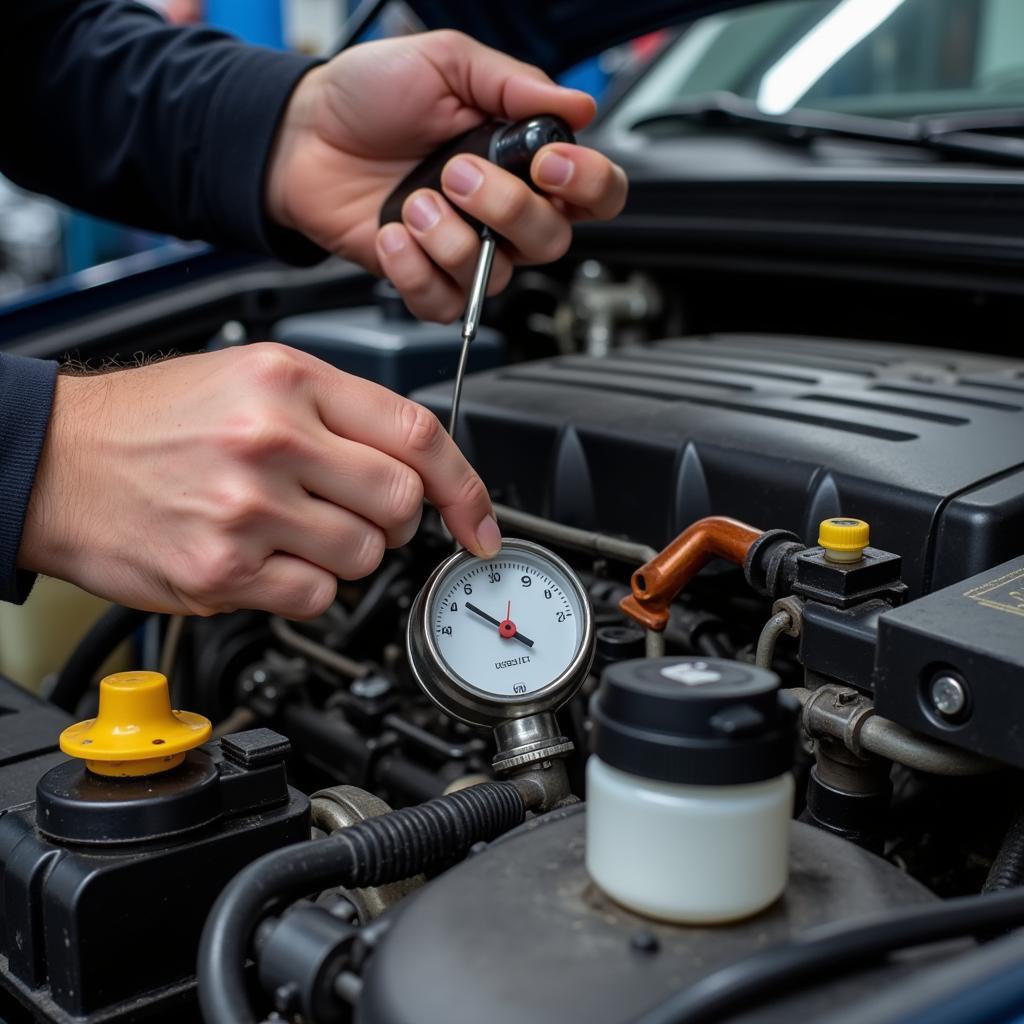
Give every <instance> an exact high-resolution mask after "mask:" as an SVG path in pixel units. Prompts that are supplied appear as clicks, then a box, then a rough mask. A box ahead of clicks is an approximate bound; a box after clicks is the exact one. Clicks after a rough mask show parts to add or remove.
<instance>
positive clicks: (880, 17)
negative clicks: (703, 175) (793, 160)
mask: <svg viewBox="0 0 1024 1024" xmlns="http://www.w3.org/2000/svg"><path fill="white" fill-rule="evenodd" d="M1022 40H1024V0H775V2H771V3H760V4H750V5H749V6H746V7H741V8H738V9H736V10H733V11H730V12H729V13H726V14H720V15H715V16H711V17H706V18H701V19H699V20H697V21H695V22H693V23H692V24H690V25H689V26H688V27H687V28H686V29H684V30H683V31H682V32H681V33H679V35H678V36H677V38H675V39H674V40H673V41H672V42H671V43H670V44H669V46H668V47H667V48H666V50H665V51H664V53H663V55H662V56H661V58H660V59H659V60H658V61H657V62H656V63H655V64H654V65H653V66H652V67H651V68H650V70H649V71H648V73H647V74H645V75H644V76H643V77H642V78H640V79H639V80H638V81H637V82H636V84H635V85H634V86H633V88H631V89H630V90H629V91H628V92H627V93H626V94H625V95H624V96H623V97H622V98H621V100H620V102H619V103H618V104H617V105H616V106H615V108H614V109H613V110H612V111H611V112H610V114H609V119H608V121H607V122H606V125H607V126H608V127H612V128H617V129H621V130H628V129H629V128H630V127H631V126H632V125H633V124H635V123H636V122H637V121H640V120H642V119H643V118H645V117H648V116H650V115H651V114H654V113H656V112H658V111H660V110H664V109H666V108H669V107H671V106H672V105H673V104H676V105H678V104H680V103H684V104H685V103H687V102H689V101H693V100H694V99H695V98H696V97H701V96H705V95H710V94H715V93H719V94H720V93H731V94H734V95H736V96H739V97H741V98H743V99H746V100H749V101H751V102H752V103H753V104H756V106H757V108H758V109H759V110H760V111H762V112H763V113H764V114H767V115H785V114H786V113H787V112H788V111H790V110H792V109H793V108H795V107H799V108H802V109H811V110H826V111H842V112H846V113H851V114H865V115H873V116H876V117H892V118H909V117H914V116H918V115H922V114H936V113H946V112H952V111H965V110H991V109H997V108H1006V107H1010V108H1015V107H1019V108H1024V45H1022Z"/></svg>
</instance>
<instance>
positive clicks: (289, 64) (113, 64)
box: [0, 0, 324, 263]
mask: <svg viewBox="0 0 1024 1024" xmlns="http://www.w3.org/2000/svg"><path fill="white" fill-rule="evenodd" d="M0 9H2V15H3V25H2V29H0V96H2V97H3V99H2V101H0V171H2V172H3V173H4V174H6V175H7V176H8V177H9V178H11V179H12V180H13V181H15V182H17V183H18V184H19V185H22V186H23V187H25V188H27V189H31V190H32V191H35V192H43V193H46V194H47V195H51V196H54V197H55V198H57V199H60V200H62V201H63V202H65V203H68V204H69V205H71V206H75V207H77V208H78V209H81V210H85V211H87V212H89V213H94V214H96V215H98V216H102V217H107V218H110V219H111V220H117V221H122V222H126V223H130V224H134V225H136V226H138V227H143V228H148V229H150V230H153V231H160V232H167V233H170V234H176V235H179V236H182V237H184V238H203V239H206V240H207V241H210V242H214V243H217V244H221V245H226V246H229V247H232V248H240V249H247V250H250V251H255V252H264V253H268V254H271V255H275V256H278V257H279V258H282V259H285V260H287V261H289V262H294V263H312V262H315V261H317V260H318V259H320V258H322V257H323V256H324V252H323V251H322V250H321V249H319V248H318V247H316V246H315V245H313V244H312V243H311V242H309V241H307V240H306V239H305V238H303V237H302V236H301V235H299V234H297V233H294V232H288V231H285V230H283V229H279V228H276V227H275V226H274V225H272V224H271V223H270V222H269V220H268V218H267V217H266V214H265V211H264V206H263V195H264V177H265V171H266V166H267V160H268V156H269V154H270V150H271V147H272V145H273V141H274V136H275V133H276V129H277V125H278V122H279V120H280V118H281V115H282V113H283V112H284V108H285V105H286V103H287V101H288V98H289V96H290V95H291V92H292V90H293V89H294V87H295V85H296V84H297V83H298V81H299V79H300V78H301V77H302V75H303V74H305V72H306V71H308V70H309V69H310V68H311V67H312V66H313V65H314V64H315V61H313V60H310V59H309V58H306V57H300V56H297V55H295V54H289V53H280V52H278V51H275V50H267V49H262V48H259V47H254V46H247V45H245V44H243V43H240V42H238V41H237V40H235V39H232V38H231V37H229V36H226V35H224V34H222V33H220V32H215V31H212V30H210V29H207V28H181V27H174V26H171V25H168V24H167V23H166V22H165V21H164V20H163V18H162V17H160V15H159V14H157V13H156V12H154V11H153V10H152V9H150V8H148V7H145V6H143V5H142V4H139V3H134V2H131V0H16V2H15V0H0Z"/></svg>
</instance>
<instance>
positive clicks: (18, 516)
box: [0, 353, 57, 603]
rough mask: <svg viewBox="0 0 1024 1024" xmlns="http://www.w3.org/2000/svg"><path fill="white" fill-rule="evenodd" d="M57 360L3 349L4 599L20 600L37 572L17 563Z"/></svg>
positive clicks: (0, 494) (0, 588)
mask: <svg viewBox="0 0 1024 1024" xmlns="http://www.w3.org/2000/svg"><path fill="white" fill-rule="evenodd" d="M56 374H57V366H56V364H55V363H48V362H42V361H40V360H36V359H23V358H21V357H19V356H11V355H4V354H2V353H0V601H15V602H17V603H20V602H22V601H24V600H25V598H26V597H27V596H28V592H29V590H30V589H31V586H32V581H33V576H32V575H31V574H30V573H28V572H22V571H19V570H18V569H17V564H18V553H19V549H20V547H21V541H22V534H23V532H24V527H25V517H26V511H27V509H28V505H29V498H30V496H31V494H32V489H33V484H34V482H35V477H36V472H37V469H38V466H39V460H40V456H41V454H42V450H43V445H44V442H45V440H46V433H47V426H48V424H49V420H50V409H51V406H52V404H53V391H54V381H55V379H56Z"/></svg>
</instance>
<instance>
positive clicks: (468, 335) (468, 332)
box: [448, 228, 497, 438]
mask: <svg viewBox="0 0 1024 1024" xmlns="http://www.w3.org/2000/svg"><path fill="white" fill-rule="evenodd" d="M496 245H497V242H496V240H495V237H494V235H493V234H491V231H490V230H489V229H488V228H484V230H483V231H482V232H481V235H480V255H479V256H478V257H477V259H476V269H475V270H474V271H473V283H472V284H471V285H470V286H469V298H468V299H467V301H466V315H465V316H464V317H463V318H462V351H461V352H460V353H459V368H458V369H457V370H456V371H455V390H454V392H453V393H452V413H451V416H450V417H449V419H448V433H449V434H450V435H451V436H452V437H453V438H454V437H455V424H456V423H457V422H458V419H459V403H460V402H461V401H462V378H463V377H465V375H466V363H467V362H468V360H469V345H470V342H472V340H473V339H474V338H475V337H476V332H477V328H478V327H479V326H480V314H481V313H482V312H483V308H484V298H485V296H486V295H487V284H488V282H489V281H490V279H491V264H492V263H494V249H495V246H496Z"/></svg>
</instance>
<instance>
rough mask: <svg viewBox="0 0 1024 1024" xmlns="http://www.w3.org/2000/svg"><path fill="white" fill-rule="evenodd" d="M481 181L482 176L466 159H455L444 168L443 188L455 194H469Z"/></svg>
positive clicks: (482, 181) (482, 180) (482, 179)
mask: <svg viewBox="0 0 1024 1024" xmlns="http://www.w3.org/2000/svg"><path fill="white" fill-rule="evenodd" d="M483 183H484V176H483V175H482V174H481V173H480V172H479V171H478V170H477V169H476V167H474V166H473V164H471V163H470V162H469V161H468V160H456V161H455V162H454V163H451V164H449V165H448V166H447V167H446V168H445V172H444V185H445V188H447V189H450V190H451V191H452V192H454V193H455V194H456V195H457V196H471V195H472V194H473V193H474V192H475V191H476V190H477V189H478V188H479V187H480V186H481V185H482V184H483Z"/></svg>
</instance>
